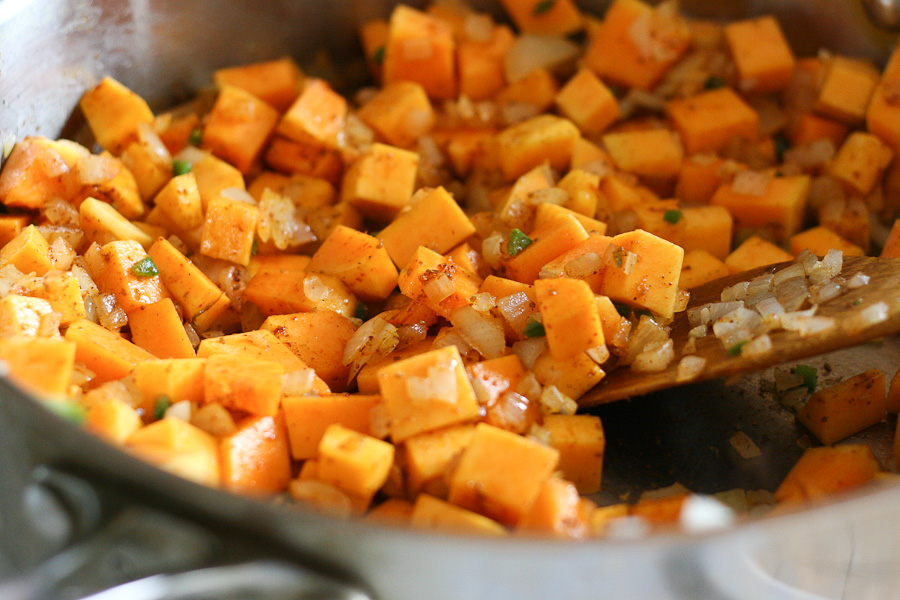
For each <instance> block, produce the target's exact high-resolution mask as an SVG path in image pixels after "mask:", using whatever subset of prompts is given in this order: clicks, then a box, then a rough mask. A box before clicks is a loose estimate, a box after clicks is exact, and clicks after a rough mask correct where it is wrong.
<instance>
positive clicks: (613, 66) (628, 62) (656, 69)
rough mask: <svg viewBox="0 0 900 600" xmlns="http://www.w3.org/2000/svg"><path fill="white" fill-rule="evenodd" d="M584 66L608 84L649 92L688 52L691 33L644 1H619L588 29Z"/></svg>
mask: <svg viewBox="0 0 900 600" xmlns="http://www.w3.org/2000/svg"><path fill="white" fill-rule="evenodd" d="M588 32H589V36H588V45H587V48H586V49H585V54H584V59H583V61H584V65H585V66H586V67H588V68H590V69H591V70H593V71H594V72H595V73H597V75H599V76H600V77H601V78H603V79H604V80H605V81H611V82H612V83H615V84H616V85H623V86H628V87H636V88H640V89H644V90H649V89H650V88H652V87H653V86H654V85H656V83H657V82H659V80H660V79H662V77H663V75H665V73H666V71H668V70H669V68H670V67H671V66H672V65H673V64H675V62H677V61H678V60H679V59H680V58H681V57H682V55H683V54H684V53H685V52H686V51H687V49H688V48H689V46H690V43H691V33H690V30H689V29H688V27H687V25H686V24H685V23H684V22H683V21H682V19H681V18H680V17H679V16H678V15H668V14H664V13H663V12H661V11H659V10H657V9H655V8H653V7H651V6H650V5H648V4H646V3H644V2H641V1H640V0H615V1H614V2H613V3H612V4H610V6H609V8H608V9H607V10H606V14H605V15H604V16H603V21H602V23H601V24H600V25H599V26H598V27H596V28H589V29H588Z"/></svg>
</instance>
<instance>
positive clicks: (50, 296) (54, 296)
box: [28, 271, 87, 325]
mask: <svg viewBox="0 0 900 600" xmlns="http://www.w3.org/2000/svg"><path fill="white" fill-rule="evenodd" d="M28 295H29V296H31V297H33V298H42V299H44V300H46V301H47V302H49V303H50V306H51V307H52V308H53V311H54V312H56V313H59V323H60V325H68V324H69V323H72V322H74V321H77V320H79V319H83V318H84V317H85V316H87V310H86V309H85V307H84V300H83V298H82V297H81V286H79V285H78V279H77V278H76V277H75V276H74V275H72V273H71V271H50V272H48V273H47V274H46V275H45V276H44V279H43V285H42V286H41V287H39V288H37V289H34V290H29V291H28Z"/></svg>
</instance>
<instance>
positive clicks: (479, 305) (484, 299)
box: [470, 292, 497, 313]
mask: <svg viewBox="0 0 900 600" xmlns="http://www.w3.org/2000/svg"><path fill="white" fill-rule="evenodd" d="M470 300H471V302H472V308H474V309H475V310H477V311H478V312H482V313H483V312H488V311H490V310H491V309H492V308H494V307H495V306H497V302H496V299H495V298H494V296H493V295H491V294H490V293H488V292H481V293H478V294H475V295H474V296H472V297H471V298H470Z"/></svg>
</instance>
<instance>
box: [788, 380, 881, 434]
mask: <svg viewBox="0 0 900 600" xmlns="http://www.w3.org/2000/svg"><path fill="white" fill-rule="evenodd" d="M886 415H887V405H886V396H885V382H884V373H882V372H881V371H879V370H878V369H871V370H869V371H865V372H863V373H860V374H858V375H855V376H853V377H849V378H847V379H845V380H843V381H841V382H840V383H836V384H834V385H832V386H829V387H827V388H824V389H821V390H818V391H817V392H816V393H815V394H813V395H812V396H810V398H809V400H807V402H806V404H805V405H803V408H801V409H800V410H799V411H797V420H798V421H800V422H801V423H803V425H804V426H805V427H806V428H807V429H809V430H810V431H812V432H813V434H814V435H815V436H816V437H817V438H818V439H819V441H820V442H822V443H823V444H825V445H831V444H834V443H836V442H839V441H841V440H842V439H844V438H846V437H849V436H851V435H853V434H854V433H858V432H860V431H862V430H863V429H866V428H867V427H871V426H872V425H875V424H876V423H880V422H881V421H883V420H884V418H885V416H886Z"/></svg>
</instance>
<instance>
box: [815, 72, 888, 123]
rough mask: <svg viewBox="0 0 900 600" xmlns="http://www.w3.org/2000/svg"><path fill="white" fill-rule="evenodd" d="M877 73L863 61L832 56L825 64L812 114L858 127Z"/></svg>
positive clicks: (863, 117) (877, 76) (873, 89)
mask: <svg viewBox="0 0 900 600" xmlns="http://www.w3.org/2000/svg"><path fill="white" fill-rule="evenodd" d="M879 79H880V78H879V74H878V70H877V69H876V68H875V66H874V65H873V64H872V63H870V62H868V61H864V60H859V59H853V58H847V57H845V56H833V57H832V58H831V59H829V60H828V63H827V66H826V69H825V75H824V80H823V81H822V87H821V88H820V89H819V96H818V98H817V99H816V104H815V110H816V112H818V113H820V114H822V115H825V116H826V117H831V118H832V119H836V120H838V121H840V122H841V123H846V124H847V125H859V124H860V123H862V122H863V120H864V119H865V117H866V110H867V109H868V107H869V100H870V99H871V98H872V94H873V93H874V91H875V86H877V85H878V81H879Z"/></svg>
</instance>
